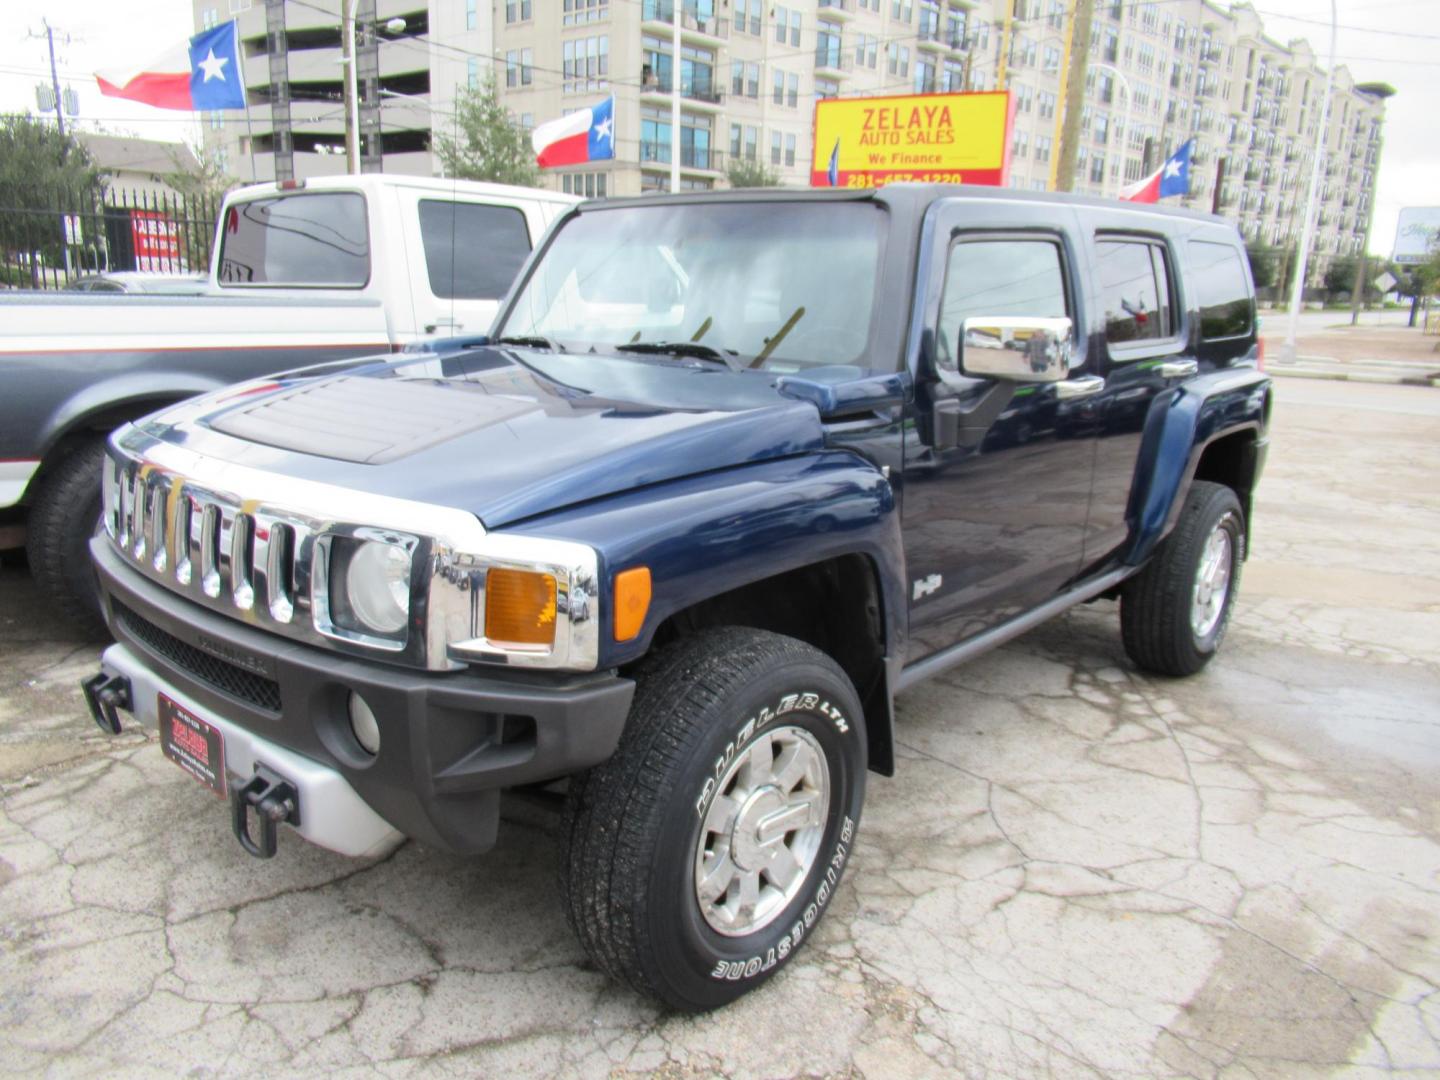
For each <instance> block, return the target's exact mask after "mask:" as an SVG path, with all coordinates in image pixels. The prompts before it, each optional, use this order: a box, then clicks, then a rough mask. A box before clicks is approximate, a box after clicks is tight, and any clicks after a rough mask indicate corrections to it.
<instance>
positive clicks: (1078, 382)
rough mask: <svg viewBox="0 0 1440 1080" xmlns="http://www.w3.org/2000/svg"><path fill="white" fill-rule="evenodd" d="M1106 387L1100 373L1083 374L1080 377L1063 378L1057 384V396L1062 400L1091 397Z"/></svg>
mask: <svg viewBox="0 0 1440 1080" xmlns="http://www.w3.org/2000/svg"><path fill="white" fill-rule="evenodd" d="M1104 389H1105V380H1104V379H1102V378H1101V377H1100V376H1099V375H1082V376H1080V378H1078V379H1063V380H1061V381H1060V382H1057V383H1056V384H1055V396H1056V397H1057V398H1059V399H1060V400H1061V401H1070V400H1072V399H1074V398H1082V397H1089V396H1090V395H1091V394H1098V393H1099V392H1100V391H1101V390H1104Z"/></svg>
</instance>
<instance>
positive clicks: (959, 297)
mask: <svg viewBox="0 0 1440 1080" xmlns="http://www.w3.org/2000/svg"><path fill="white" fill-rule="evenodd" d="M1068 314H1069V311H1068V310H1067V305H1066V300H1065V274H1064V270H1063V267H1062V264H1061V261H1060V245H1059V244H1057V243H1055V242H1054V241H1051V240H1028V239H998V238H997V239H993V240H961V241H960V242H959V243H957V244H956V245H955V246H954V247H952V248H951V249H950V260H949V263H948V264H947V265H946V267H945V290H944V292H943V293H942V294H941V299H940V327H939V332H938V334H937V335H936V342H937V346H938V353H939V362H940V366H941V367H943V368H946V369H947V370H950V371H954V370H956V361H955V356H956V350H955V349H954V343H955V342H956V341H958V340H959V335H960V334H962V333H963V332H964V323H965V320H966V319H968V318H972V317H975V316H992V315H1024V316H1028V317H1035V318H1063V317H1064V316H1066V315H1068ZM1000 344H1001V343H1000V342H999V341H998V340H997V341H994V342H990V341H985V340H974V341H966V342H965V347H966V348H986V347H998V346H999V345H1000Z"/></svg>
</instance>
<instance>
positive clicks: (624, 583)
mask: <svg viewBox="0 0 1440 1080" xmlns="http://www.w3.org/2000/svg"><path fill="white" fill-rule="evenodd" d="M614 595H615V640H616V641H630V640H632V639H634V638H635V637H636V636H637V635H638V634H639V633H640V628H641V627H642V626H644V625H645V613H646V612H648V611H649V610H650V568H649V567H648V566H632V567H631V568H630V569H629V570H622V571H620V573H618V574H616V575H615V593H614Z"/></svg>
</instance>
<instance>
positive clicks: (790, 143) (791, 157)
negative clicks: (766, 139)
mask: <svg viewBox="0 0 1440 1080" xmlns="http://www.w3.org/2000/svg"><path fill="white" fill-rule="evenodd" d="M785 164H786V165H787V166H789V167H791V168H793V167H794V165H795V136H794V135H793V134H792V135H786V136H785Z"/></svg>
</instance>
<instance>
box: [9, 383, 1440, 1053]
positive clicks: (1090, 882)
mask: <svg viewBox="0 0 1440 1080" xmlns="http://www.w3.org/2000/svg"><path fill="white" fill-rule="evenodd" d="M1277 396H1278V403H1277V406H1276V410H1275V432H1274V444H1273V449H1272V453H1271V460H1270V465H1269V470H1268V475H1267V477H1266V479H1265V481H1264V484H1263V486H1262V489H1261V497H1260V500H1259V508H1258V512H1257V519H1256V525H1255V540H1254V555H1253V558H1252V561H1251V563H1250V564H1249V565H1248V566H1247V568H1246V571H1245V575H1244V582H1243V587H1242V593H1241V599H1240V604H1239V607H1238V609H1237V612H1236V617H1235V619H1234V623H1233V625H1232V628H1231V632H1230V638H1229V640H1228V641H1227V643H1226V646H1225V649H1224V652H1223V654H1222V655H1221V657H1220V658H1219V660H1218V661H1217V662H1216V663H1215V664H1213V665H1212V666H1211V667H1210V668H1209V669H1208V670H1207V671H1206V672H1204V673H1203V674H1202V675H1200V676H1199V677H1196V678H1194V679H1190V680H1185V681H1169V680H1160V679H1154V678H1150V677H1147V676H1143V675H1141V674H1139V673H1137V672H1135V671H1134V670H1133V668H1131V667H1130V665H1129V664H1128V663H1127V662H1126V660H1125V658H1124V655H1123V652H1122V651H1121V648H1120V644H1119V639H1118V633H1117V626H1116V619H1115V611H1114V606H1113V605H1112V604H1109V603H1101V604H1098V605H1095V606H1092V607H1088V608H1085V609H1083V610H1080V611H1076V612H1073V613H1071V614H1069V615H1067V616H1065V617H1063V618H1061V619H1060V620H1058V621H1056V622H1054V623H1052V624H1050V625H1048V626H1046V627H1043V628H1041V629H1040V630H1038V631H1036V632H1034V633H1031V634H1029V635H1028V636H1026V637H1024V638H1022V639H1020V640H1018V641H1016V642H1014V643H1013V644H1011V645H1009V646H1007V647H1005V648H1003V649H1001V650H999V651H998V652H995V653H992V654H990V655H989V656H987V657H985V658H982V659H981V660H979V661H977V662H975V663H972V664H971V665H969V666H967V667H964V668H961V669H958V670H956V671H954V672H952V673H951V674H949V675H948V676H946V677H943V678H941V679H938V680H936V681H933V682H931V683H929V684H927V685H924V686H922V687H920V688H918V689H916V690H914V691H912V692H910V693H907V694H906V695H904V696H903V697H902V698H901V699H900V701H899V717H898V723H899V731H898V734H899V739H900V741H901V747H900V750H899V756H900V762H899V772H898V775H897V776H896V777H895V778H894V779H890V780H885V779H880V778H872V780H871V784H870V793H869V799H868V803H867V806H866V810H865V816H864V819H863V821H862V823H861V828H860V833H859V842H858V846H857V847H856V849H855V854H854V860H853V863H852V865H851V866H850V868H849V871H848V872H847V875H846V879H845V882H844V884H843V886H842V888H841V889H840V890H839V892H838V894H837V897H836V899H835V901H834V902H833V903H832V905H831V908H830V911H829V914H828V917H827V918H826V919H825V920H824V922H823V924H822V926H821V929H820V930H819V932H818V933H817V934H816V935H815V936H814V938H813V939H811V940H810V941H809V942H808V944H807V946H806V948H805V949H804V950H803V951H802V952H801V954H800V955H799V957H798V958H797V959H796V961H795V962H794V963H792V964H791V965H790V967H789V968H788V969H787V970H786V971H785V972H784V973H783V974H782V975H781V976H780V977H779V978H777V979H775V980H773V981H772V982H770V983H769V984H768V985H767V986H765V987H764V988H763V989H761V990H760V991H759V992H757V993H755V994H752V995H750V996H749V997H747V998H745V999H743V1000H742V1001H740V1002H739V1003H737V1004H736V1005H734V1006H732V1007H730V1008H728V1009H726V1010H723V1011H721V1012H718V1013H715V1014H711V1015H708V1016H703V1017H699V1018H692V1017H679V1016H673V1015H667V1014H664V1013H662V1012H661V1011H659V1010H657V1008H656V1007H655V1006H653V1005H652V1004H650V1003H649V1002H647V1001H644V1000H641V999H638V998H637V997H635V996H634V995H633V994H631V993H630V992H629V991H628V990H625V989H623V988H620V987H617V986H615V985H613V984H610V983H608V982H607V981H606V980H605V979H604V978H603V977H602V976H600V975H599V974H598V973H596V972H595V971H594V970H592V969H591V968H590V967H589V966H588V965H587V964H586V963H585V962H584V960H583V958H582V956H581V953H580V950H579V948H578V946H577V945H576V943H575V941H574V940H573V938H572V937H571V935H570V933H569V931H568V930H567V928H566V926H565V923H564V920H563V918H562V916H561V914H560V910H559V906H558V903H557V898H556V895H555V886H554V876H553V875H554V839H553V835H552V832H553V823H552V822H551V820H550V819H549V817H548V816H547V815H546V814H544V813H542V812H538V811H536V810H533V809H530V808H528V807H525V806H521V805H517V806H516V807H514V808H512V809H511V810H510V811H509V813H508V820H507V821H506V823H505V824H504V826H502V829H501V840H500V844H499V847H498V848H497V849H496V850H495V851H494V852H493V853H492V854H491V855H489V856H486V857H484V858H481V859H478V860H474V861H462V860H458V859H454V858H450V857H448V856H444V855H440V854H437V853H435V852H432V851H428V850H426V849H424V848H422V847H420V846H418V845H416V844H406V845H403V846H402V847H400V848H399V849H398V850H397V851H395V852H394V853H392V854H391V855H389V856H388V857H386V858H383V859H380V860H378V861H371V862H356V861H351V860H346V859H343V858H340V857H338V856H333V855H330V854H328V853H326V852H323V851H320V850H318V849H315V848H312V847H309V846H307V845H306V844H304V843H303V842H301V841H299V840H298V839H297V838H295V837H294V836H293V835H291V836H287V837H285V838H283V840H282V845H281V851H280V854H279V856H278V857H277V858H276V859H275V860H274V861H273V862H270V863H259V862H256V861H254V860H252V859H250V858H249V857H247V856H246V855H244V854H243V853H242V852H241V851H240V850H239V848H238V847H237V846H236V844H235V842H234V840H233V839H232V838H231V836H230V833H229V826H228V821H227V818H226V814H225V812H224V808H223V807H222V806H221V805H220V804H219V803H218V802H217V801H216V800H215V799H214V798H213V797H211V796H210V795H208V794H207V793H206V792H205V791H204V790H203V789H202V788H200V787H199V785H197V784H196V783H195V782H194V781H192V780H191V779H190V778H189V777H187V776H185V775H183V774H182V773H180V772H179V770H177V769H176V768H174V766H172V765H171V764H170V763H169V762H168V761H166V760H165V759H164V758H163V757H162V755H161V753H160V750H159V747H158V746H157V745H156V743H155V741H154V740H153V739H152V738H150V737H148V736H147V735H146V734H144V733H142V732H139V731H134V730H129V731H127V732H126V733H125V734H124V735H123V736H121V737H119V738H116V739H111V738H107V737H106V736H104V735H102V734H100V733H99V732H98V731H97V730H96V729H95V728H94V726H93V725H92V724H91V723H90V721H89V720H88V719H87V718H86V717H85V715H84V710H83V706H82V704H81V699H80V695H79V693H78V691H77V689H76V683H77V681H78V680H79V679H80V678H81V677H82V676H84V675H87V674H89V673H90V672H91V671H92V670H93V668H94V662H95V657H96V653H97V649H96V647H94V646H92V645H86V644H83V643H80V642H77V641H75V640H74V639H73V638H70V637H67V635H66V633H65V631H64V630H63V628H62V627H60V626H59V625H57V624H56V623H55V622H54V621H53V620H52V618H51V617H50V614H49V613H48V612H47V611H46V610H45V608H44V606H43V604H42V603H41V602H40V600H39V599H38V597H37V596H36V594H35V592H34V591H33V589H32V588H31V586H30V585H29V583H28V580H27V579H26V578H25V576H24V574H23V572H22V570H21V569H20V568H18V567H17V566H16V565H15V564H13V563H9V564H7V565H6V566H5V567H4V568H3V569H0V649H3V660H0V1070H4V1071H6V1072H10V1073H23V1074H27V1075H35V1074H44V1075H50V1074H53V1075H57V1076H69V1075H85V1074H95V1073H104V1074H107V1075H126V1076H152V1075H154V1076H171V1075H177V1074H188V1075H197V1076H207V1075H231V1074H239V1073H246V1074H250V1075H306V1076H313V1075H319V1074H331V1073H334V1074H340V1075H353V1076H370V1075H383V1076H407V1075H415V1074H422V1075H427V1076H428V1075H437V1076H447V1075H465V1076H473V1075H496V1076H498V1075H507V1076H508V1075H517V1076H540V1075H555V1074H563V1075H579V1076H610V1075H626V1074H630V1073H652V1072H653V1073H658V1074H659V1075H661V1076H669V1077H685V1076H701V1075H713V1074H717V1073H718V1074H724V1075H728V1076H794V1075H802V1074H803V1075H814V1076H834V1075H845V1076H864V1077H881V1076H884V1077H893V1076H921V1077H923V1076H941V1075H945V1076H955V1075H964V1076H977V1077H978V1076H1010V1077H1033V1076H1043V1075H1050V1076H1062V1077H1070V1076H1077V1077H1084V1076H1121V1077H1123V1076H1135V1077H1157V1076H1199V1077H1211V1076H1226V1077H1230V1076H1236V1077H1291V1076H1316V1075H1343V1076H1364V1075H1372V1074H1381V1073H1386V1074H1391V1073H1393V1074H1400V1075H1407V1074H1408V1075H1414V1076H1421V1075H1431V1076H1433V1075H1436V1074H1437V1073H1440V994H1437V993H1436V987H1437V986H1440V947H1437V941H1440V897H1437V894H1440V799H1437V792H1440V783H1437V780H1436V776H1437V767H1440V558H1437V555H1440V483H1437V480H1436V477H1437V476H1440V395H1436V394H1435V393H1434V392H1433V391H1431V390H1425V389H1414V388H1406V387H1385V386H1353V385H1352V386H1345V385H1339V384H1330V383H1319V382H1317V383H1298V382H1288V383H1286V384H1284V385H1283V386H1282V387H1280V388H1279V390H1278V391H1277Z"/></svg>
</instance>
